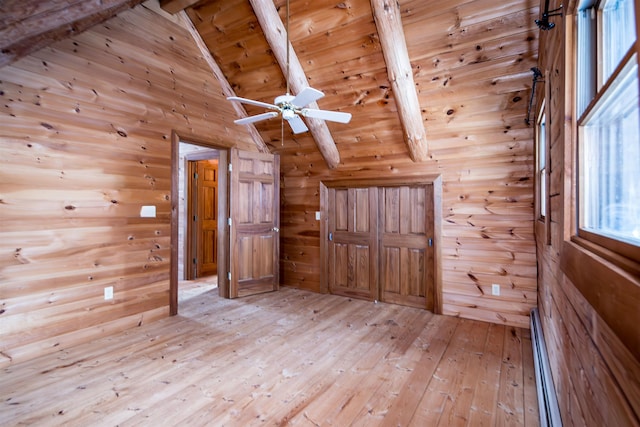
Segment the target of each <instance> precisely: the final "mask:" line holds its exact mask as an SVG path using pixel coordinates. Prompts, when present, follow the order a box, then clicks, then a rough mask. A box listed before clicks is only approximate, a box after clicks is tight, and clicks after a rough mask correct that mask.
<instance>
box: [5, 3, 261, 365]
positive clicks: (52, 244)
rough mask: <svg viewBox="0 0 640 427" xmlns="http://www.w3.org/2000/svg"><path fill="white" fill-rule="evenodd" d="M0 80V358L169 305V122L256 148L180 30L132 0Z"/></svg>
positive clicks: (57, 344)
mask: <svg viewBox="0 0 640 427" xmlns="http://www.w3.org/2000/svg"><path fill="white" fill-rule="evenodd" d="M0 91H1V92H0V93H1V95H0V97H1V99H2V107H1V108H2V110H1V112H0V113H1V114H0V127H1V128H2V132H1V134H0V153H1V154H2V155H1V156H0V158H1V159H2V160H1V161H0V163H1V167H0V182H1V184H0V188H1V190H0V193H1V194H2V197H1V198H2V200H3V203H2V204H1V205H0V215H1V216H2V226H1V228H0V242H1V243H0V253H1V254H2V256H1V257H0V304H1V307H0V308H1V310H0V313H1V314H0V331H1V332H0V343H1V344H0V354H1V360H0V363H1V364H3V365H6V364H10V363H15V362H17V361H20V360H24V359H29V358H33V357H37V356H39V355H42V354H47V353H50V352H52V351H57V350H60V349H64V348H67V347H69V346H72V345H77V344H79V343H82V342H85V341H87V340H90V339H94V338H96V337H101V336H105V335H108V334H112V333H114V332H118V331H121V330H127V329H130V328H135V327H138V326H140V325H142V324H144V323H146V322H148V321H153V320H157V319H159V318H162V317H165V316H167V315H168V314H169V309H168V305H169V258H170V245H171V242H170V237H169V236H170V218H171V206H170V197H169V195H170V189H171V168H170V164H171V163H170V155H171V154H170V153H171V147H170V140H171V139H170V137H171V132H172V130H176V131H178V132H179V133H183V134H189V135H198V136H200V138H201V139H203V140H207V139H210V140H211V141H212V143H215V142H216V141H219V140H226V141H233V142H234V143H235V144H237V145H238V146H239V147H240V148H243V149H247V150H254V151H255V147H254V146H253V143H252V140H251V138H250V136H249V134H248V133H246V131H245V129H244V128H243V127H239V126H235V125H234V124H233V123H232V120H233V118H234V116H235V113H234V112H233V109H232V107H231V106H230V105H229V103H228V102H227V101H226V100H224V98H223V95H222V90H221V88H220V86H219V83H218V82H217V80H215V78H214V77H213V76H212V74H211V71H210V69H209V68H208V66H207V64H206V63H205V61H204V60H202V58H201V57H200V53H199V51H198V49H197V48H196V46H195V44H194V43H193V42H192V39H191V36H190V35H189V33H188V32H187V31H186V30H184V29H183V28H181V27H179V26H177V25H175V24H174V23H172V22H170V21H168V20H165V19H164V18H162V17H160V16H159V15H158V14H156V13H154V12H152V11H150V10H148V9H147V8H145V7H144V6H138V7H136V8H134V9H133V10H130V11H127V12H123V13H122V14H121V15H119V16H118V17H115V18H113V19H111V20H109V21H107V22H105V23H104V24H101V25H98V26H96V27H94V28H93V29H90V30H88V31H87V32H84V33H82V34H79V35H77V36H74V37H72V38H69V39H66V40H64V41H61V42H58V43H54V44H53V45H51V46H50V47H47V48H45V49H42V50H40V51H37V52H35V53H33V54H32V55H30V56H27V57H25V58H23V59H22V60H19V61H17V62H16V63H14V64H12V65H10V66H7V67H4V68H1V69H0ZM142 205H155V206H156V207H157V217H156V218H139V211H140V207H141V206H142ZM106 286H113V287H114V299H113V300H111V301H105V300H104V298H103V289H104V287H106Z"/></svg>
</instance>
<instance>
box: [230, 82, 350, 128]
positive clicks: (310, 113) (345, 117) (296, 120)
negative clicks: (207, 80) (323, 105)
mask: <svg viewBox="0 0 640 427" xmlns="http://www.w3.org/2000/svg"><path fill="white" fill-rule="evenodd" d="M323 96H324V93H322V92H321V91H319V90H317V89H314V88H312V87H309V86H307V87H305V88H304V89H303V90H302V92H300V93H299V94H298V95H297V96H293V95H290V94H289V93H287V94H285V95H280V96H279V97H277V98H276V99H275V100H274V101H273V104H268V103H266V102H260V101H254V100H252V99H247V98H240V97H238V96H230V97H228V98H227V99H228V100H229V101H238V102H243V103H245V104H250V105H256V106H258V107H264V108H268V109H270V110H274V111H269V112H266V113H262V114H258V115H256V116H250V117H244V118H242V119H238V120H234V123H236V124H239V125H246V124H249V123H254V122H259V121H261V120H267V119H270V118H273V117H276V116H278V115H282V118H283V119H284V120H286V121H287V122H288V123H289V125H290V126H291V130H292V131H293V133H302V132H306V131H308V130H309V128H307V126H306V125H305V123H304V121H302V119H301V118H300V116H303V117H311V118H314V119H321V120H329V121H332V122H338V123H349V121H350V120H351V114H350V113H343V112H341V111H328V110H318V109H315V108H304V107H305V106H306V105H308V104H310V103H312V102H314V101H317V100H318V99H320V98H322V97H323Z"/></svg>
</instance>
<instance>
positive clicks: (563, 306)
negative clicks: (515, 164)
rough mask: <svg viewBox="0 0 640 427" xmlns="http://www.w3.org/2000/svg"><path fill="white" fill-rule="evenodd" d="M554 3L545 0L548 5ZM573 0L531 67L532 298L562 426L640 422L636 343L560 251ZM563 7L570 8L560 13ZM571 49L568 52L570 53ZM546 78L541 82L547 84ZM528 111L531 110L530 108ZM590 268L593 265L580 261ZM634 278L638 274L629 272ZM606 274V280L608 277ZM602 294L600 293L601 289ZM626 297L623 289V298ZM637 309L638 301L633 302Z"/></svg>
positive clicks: (621, 315) (627, 323)
mask: <svg viewBox="0 0 640 427" xmlns="http://www.w3.org/2000/svg"><path fill="white" fill-rule="evenodd" d="M558 6H560V2H558V1H555V2H554V1H552V2H551V4H550V8H551V9H553V8H556V7H558ZM573 7H575V4H574V3H570V4H569V5H565V9H564V10H563V13H564V14H565V16H564V17H562V18H560V17H558V18H556V19H553V22H554V23H555V24H556V28H555V29H554V30H553V31H549V32H546V31H545V32H543V33H544V34H543V35H542V36H541V39H540V60H539V63H538V67H539V68H540V70H541V71H542V72H543V73H545V72H546V75H545V83H544V84H542V85H540V89H539V92H537V96H536V104H537V105H536V108H538V107H539V105H540V102H541V101H542V99H543V97H544V93H550V94H551V99H550V100H547V108H548V109H547V120H548V123H549V127H550V133H551V137H550V141H549V143H550V148H551V150H550V155H549V158H548V159H547V162H548V163H547V164H548V165H549V166H548V167H549V170H550V172H551V174H550V187H551V191H550V193H551V194H550V195H551V201H550V207H551V213H550V217H551V218H550V220H551V223H550V233H551V239H550V244H549V245H547V244H546V242H547V239H546V230H545V229H544V226H543V225H542V224H539V225H537V226H536V237H537V240H538V243H537V254H538V265H539V267H538V271H539V279H538V301H539V307H540V315H541V321H542V326H543V333H544V337H545V341H546V343H547V351H548V353H549V363H550V367H551V371H552V375H553V382H554V385H555V388H556V394H557V396H558V401H559V406H560V413H561V415H562V421H563V424H564V425H566V426H572V425H575V426H582V425H600V424H607V425H609V424H610V425H614V424H615V425H621V426H638V425H640V383H639V381H638V379H639V378H640V361H639V360H638V349H637V348H635V349H634V350H635V353H634V352H632V351H631V350H630V349H629V348H628V347H626V346H625V343H624V342H623V341H622V340H621V338H620V337H619V336H617V335H616V333H615V331H614V330H613V329H612V328H611V327H610V326H609V325H608V324H607V322H606V321H605V320H604V319H603V318H602V317H601V316H600V315H599V313H598V312H597V311H596V309H594V307H593V306H592V305H591V304H590V303H589V302H588V301H587V299H586V298H585V297H584V295H582V294H581V292H580V291H579V287H578V285H579V284H577V283H573V282H572V281H571V279H570V278H569V277H567V275H565V273H564V271H563V269H562V267H561V264H560V259H561V254H562V251H563V245H565V244H566V243H565V239H566V237H567V236H568V235H569V234H570V233H571V231H568V230H571V227H572V225H571V224H570V223H569V222H570V219H571V215H572V206H571V201H572V195H571V194H568V193H567V191H568V190H570V187H569V186H567V182H568V179H569V178H570V176H569V175H570V174H571V173H572V170H571V167H570V166H569V164H570V162H571V157H572V156H573V155H574V154H573V152H572V144H573V142H572V141H571V140H570V133H569V132H567V129H568V128H570V127H571V126H572V125H571V123H570V122H569V121H568V120H570V119H571V115H572V114H571V112H570V111H566V110H565V108H566V105H569V104H570V102H568V101H569V100H567V99H566V95H567V90H566V89H567V86H568V85H572V84H573V83H574V82H573V76H572V75H571V74H567V75H566V76H565V74H566V69H567V67H569V68H570V67H572V66H574V64H572V63H570V62H567V61H571V60H572V59H568V58H567V57H565V55H566V54H567V51H568V50H570V49H571V48H570V45H568V44H567V43H566V40H567V39H568V37H566V30H567V25H568V24H567V21H566V20H568V19H573V18H574V17H573V15H571V13H573V12H572V8H573ZM566 14H569V15H566ZM569 54H570V52H569ZM547 85H548V87H547ZM535 111H538V110H537V109H536V110H535ZM580 268H581V269H584V271H587V272H589V271H592V269H594V265H592V263H591V262H585V263H584V264H583V265H581V266H580ZM636 279H637V278H636ZM611 280H613V279H611ZM605 297H606V296H605ZM631 298H633V296H629V299H631ZM611 307H612V309H613V310H614V312H615V316H616V318H617V319H619V320H620V321H621V324H622V326H623V327H624V328H626V329H627V330H630V331H633V332H632V333H636V336H637V331H638V325H637V322H634V321H633V320H632V316H630V315H629V314H628V313H626V312H625V309H624V308H622V307H618V306H617V305H616V304H614V303H612V306H611ZM636 308H637V307H636Z"/></svg>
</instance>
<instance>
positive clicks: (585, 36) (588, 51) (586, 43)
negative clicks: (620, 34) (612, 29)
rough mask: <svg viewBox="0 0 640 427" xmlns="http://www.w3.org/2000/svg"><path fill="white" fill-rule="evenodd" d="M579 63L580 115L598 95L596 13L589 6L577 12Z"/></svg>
mask: <svg viewBox="0 0 640 427" xmlns="http://www.w3.org/2000/svg"><path fill="white" fill-rule="evenodd" d="M577 21H578V22H577V26H578V52H577V56H578V64H577V71H578V75H577V83H578V86H577V94H576V95H577V105H576V108H577V110H578V117H580V116H581V115H582V113H584V110H586V108H587V106H588V105H589V103H590V102H591V100H592V99H593V98H594V96H595V95H596V49H595V46H596V34H597V33H596V14H595V11H594V9H592V8H589V9H585V10H581V11H579V12H578V13H577Z"/></svg>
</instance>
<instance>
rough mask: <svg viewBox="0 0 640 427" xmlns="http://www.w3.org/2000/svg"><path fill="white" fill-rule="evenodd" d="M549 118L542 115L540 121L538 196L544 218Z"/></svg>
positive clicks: (540, 212)
mask: <svg viewBox="0 0 640 427" xmlns="http://www.w3.org/2000/svg"><path fill="white" fill-rule="evenodd" d="M546 156H547V117H546V114H544V113H542V114H541V115H540V118H539V119H538V182H539V185H540V187H539V189H538V194H539V196H540V204H539V210H540V211H539V212H538V216H539V217H541V218H542V217H544V216H545V215H546V212H547V183H546V179H547V177H546V173H545V172H546V170H545V168H546V165H547V159H546Z"/></svg>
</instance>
